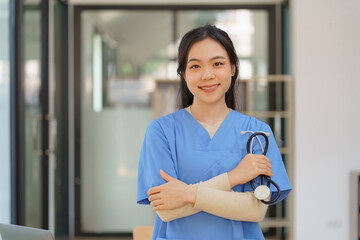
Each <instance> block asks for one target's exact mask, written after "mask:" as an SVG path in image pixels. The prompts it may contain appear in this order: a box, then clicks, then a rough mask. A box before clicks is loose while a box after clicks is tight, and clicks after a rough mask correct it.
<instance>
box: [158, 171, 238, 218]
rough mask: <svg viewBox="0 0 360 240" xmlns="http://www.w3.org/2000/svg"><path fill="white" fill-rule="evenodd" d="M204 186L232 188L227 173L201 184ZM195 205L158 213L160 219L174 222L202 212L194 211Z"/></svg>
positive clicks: (228, 189) (223, 188)
mask: <svg viewBox="0 0 360 240" xmlns="http://www.w3.org/2000/svg"><path fill="white" fill-rule="evenodd" d="M199 184H200V183H197V184H195V186H199ZM201 184H202V185H203V186H206V187H209V188H213V189H218V190H223V191H230V190H231V187H230V185H229V180H228V175H227V173H223V174H220V175H218V176H216V177H213V178H211V179H209V180H207V181H205V182H201ZM193 206H194V203H188V204H185V205H184V206H182V207H180V208H176V209H172V210H158V211H156V212H157V214H158V215H159V217H160V218H161V219H162V220H163V221H164V222H168V221H172V220H174V219H178V218H182V217H187V216H190V215H193V214H195V213H198V212H200V210H198V209H194V207H193Z"/></svg>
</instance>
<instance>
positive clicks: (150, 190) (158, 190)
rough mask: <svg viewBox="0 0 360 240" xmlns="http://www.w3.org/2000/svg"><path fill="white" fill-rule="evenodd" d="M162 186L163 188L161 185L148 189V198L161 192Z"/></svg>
mask: <svg viewBox="0 0 360 240" xmlns="http://www.w3.org/2000/svg"><path fill="white" fill-rule="evenodd" d="M162 186H163V185H160V186H157V187H152V188H150V189H149V191H148V192H147V194H148V195H149V196H150V195H153V194H156V193H159V192H161V189H162Z"/></svg>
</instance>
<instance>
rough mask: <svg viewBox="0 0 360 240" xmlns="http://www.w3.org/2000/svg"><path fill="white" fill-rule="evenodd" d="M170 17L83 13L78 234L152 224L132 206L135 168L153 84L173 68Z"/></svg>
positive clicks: (142, 209)
mask: <svg viewBox="0 0 360 240" xmlns="http://www.w3.org/2000/svg"><path fill="white" fill-rule="evenodd" d="M171 37H172V12H171V11H137V10H129V11H120V10H117V11H112V10H102V11H85V12H84V13H83V14H82V43H81V46H82V54H83V56H82V80H81V81H82V87H81V91H82V92H81V95H82V98H81V164H80V165H81V230H82V231H83V232H97V233H106V232H132V230H133V228H134V227H135V226H136V225H152V224H153V218H154V214H153V211H152V209H151V207H149V206H140V205H137V204H136V190H137V186H136V183H137V166H138V160H139V153H140V148H141V145H142V141H143V138H144V134H145V130H146V127H147V126H148V124H149V123H150V122H151V121H152V119H153V110H152V108H151V96H152V92H153V91H154V88H155V79H167V78H169V76H170V75H169V71H171V72H172V71H173V69H172V68H171V67H169V66H171V63H172V62H173V61H174V59H173V58H174V50H173V43H172V38H171Z"/></svg>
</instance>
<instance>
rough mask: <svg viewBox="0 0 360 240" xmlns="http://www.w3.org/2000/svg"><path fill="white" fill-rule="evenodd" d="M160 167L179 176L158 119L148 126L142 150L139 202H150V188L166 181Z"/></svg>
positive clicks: (139, 171)
mask: <svg viewBox="0 0 360 240" xmlns="http://www.w3.org/2000/svg"><path fill="white" fill-rule="evenodd" d="M160 169H162V170H164V171H165V172H166V173H168V174H169V175H170V176H172V177H175V178H177V174H176V171H175V164H174V161H173V158H172V154H171V150H170V147H169V142H168V139H167V138H166V136H165V133H164V131H163V128H162V127H161V125H160V124H159V122H157V120H155V121H153V122H152V123H150V125H149V126H148V128H147V130H146V133H145V138H144V142H143V145H142V148H141V152H140V159H139V166H138V178H137V180H138V182H137V203H139V204H150V202H149V200H148V194H147V192H148V190H149V189H150V188H152V187H155V186H159V185H161V184H164V183H165V180H164V179H163V178H162V177H161V176H160Z"/></svg>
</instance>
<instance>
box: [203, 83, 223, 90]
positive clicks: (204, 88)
mask: <svg viewBox="0 0 360 240" xmlns="http://www.w3.org/2000/svg"><path fill="white" fill-rule="evenodd" d="M219 85H220V84H214V85H206V86H200V87H199V88H200V89H203V90H210V89H214V88H217V87H218V86H219Z"/></svg>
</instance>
